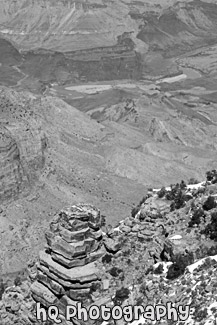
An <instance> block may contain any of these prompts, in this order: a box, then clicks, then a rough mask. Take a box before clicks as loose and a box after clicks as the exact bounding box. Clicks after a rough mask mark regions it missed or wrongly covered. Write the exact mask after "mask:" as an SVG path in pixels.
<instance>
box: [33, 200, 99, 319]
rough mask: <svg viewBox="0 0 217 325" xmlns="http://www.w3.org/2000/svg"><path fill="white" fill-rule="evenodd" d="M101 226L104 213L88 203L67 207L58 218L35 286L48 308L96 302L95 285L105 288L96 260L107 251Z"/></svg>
mask: <svg viewBox="0 0 217 325" xmlns="http://www.w3.org/2000/svg"><path fill="white" fill-rule="evenodd" d="M100 225H101V217H100V212H99V211H98V210H97V209H96V208H94V207H93V206H91V205H87V204H80V205H77V206H72V207H70V208H67V209H64V210H62V211H61V212H60V213H59V214H58V215H56V216H55V217H54V219H53V221H52V222H51V224H50V229H49V231H48V232H47V233H46V240H47V247H46V249H45V250H44V251H41V252H40V254H39V261H38V263H37V277H36V280H35V281H34V282H33V284H32V286H31V290H32V296H33V298H34V299H35V300H36V301H37V302H41V304H42V305H43V306H45V307H48V306H49V305H53V304H55V305H57V306H59V308H60V311H62V313H64V310H65V307H66V305H67V304H70V305H76V304H77V303H78V302H81V303H82V304H83V305H85V306H88V305H90V304H91V303H92V302H93V301H92V299H91V293H92V290H93V288H97V287H101V275H100V269H99V267H98V266H97V263H96V261H97V260H98V259H100V257H102V256H103V255H104V254H105V248H104V245H103V241H102V231H101V229H100Z"/></svg>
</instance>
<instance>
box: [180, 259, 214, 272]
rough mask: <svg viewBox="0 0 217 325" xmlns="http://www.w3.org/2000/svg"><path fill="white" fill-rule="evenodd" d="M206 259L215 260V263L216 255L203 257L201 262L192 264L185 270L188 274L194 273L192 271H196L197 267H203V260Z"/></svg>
mask: <svg viewBox="0 0 217 325" xmlns="http://www.w3.org/2000/svg"><path fill="white" fill-rule="evenodd" d="M207 258H210V259H212V260H215V261H216V262H217V255H214V256H207V257H204V258H202V259H201V260H199V261H197V262H195V263H194V264H191V265H188V266H187V267H186V269H187V270H188V271H189V272H190V273H192V272H194V270H196V268H198V266H200V265H203V263H204V262H205V260H206V259H207Z"/></svg>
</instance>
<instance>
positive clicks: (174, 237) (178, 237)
mask: <svg viewBox="0 0 217 325" xmlns="http://www.w3.org/2000/svg"><path fill="white" fill-rule="evenodd" d="M169 239H170V240H180V239H182V236H181V235H174V236H173V237H170V238H169Z"/></svg>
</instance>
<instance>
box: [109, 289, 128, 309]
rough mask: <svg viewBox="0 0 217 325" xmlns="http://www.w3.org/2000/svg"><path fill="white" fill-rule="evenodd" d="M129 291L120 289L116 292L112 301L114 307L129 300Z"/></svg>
mask: <svg viewBox="0 0 217 325" xmlns="http://www.w3.org/2000/svg"><path fill="white" fill-rule="evenodd" d="M129 294H130V290H129V289H128V288H124V287H122V288H121V289H119V290H117V291H116V294H115V297H114V299H113V302H114V305H118V306H120V305H121V304H122V302H123V301H124V300H126V299H128V298H129Z"/></svg>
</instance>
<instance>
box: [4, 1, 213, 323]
mask: <svg viewBox="0 0 217 325" xmlns="http://www.w3.org/2000/svg"><path fill="white" fill-rule="evenodd" d="M216 18H217V4H216V2H215V1H212V0H206V1H205V0H204V1H196V0H193V1H190V0H188V1H175V0H165V1H160V0H155V1H149V0H143V1H132V0H126V1H121V0H119V1H112V0H94V1H92V0H88V1H85V0H77V1H67V0H64V1H63V0H58V1H51V0H43V1H42V0H39V1H35V0H30V1H28V2H27V1H26V0H21V1H19V2H18V1H16V0H13V1H12V0H9V1H8V0H7V1H6V0H2V1H1V3H0V226H1V227H0V243H1V249H0V287H1V283H4V285H3V286H4V287H8V288H9V289H8V291H7V290H6V291H4V298H3V300H2V301H3V302H1V301H0V310H1V308H2V310H3V309H4V308H6V309H5V311H4V312H5V314H4V315H7V316H5V317H6V318H5V319H6V322H7V321H9V319H10V321H11V324H12V323H13V321H14V318H13V317H15V316H14V314H13V312H12V313H11V315H9V316H10V317H11V318H10V317H9V316H8V313H7V307H5V306H7V301H10V299H11V295H12V293H11V292H13V284H14V281H15V280H16V279H17V277H18V278H19V279H20V281H21V283H20V284H18V285H17V286H16V287H18V288H17V289H16V290H18V291H19V294H21V293H22V295H24V296H25V295H26V296H25V297H27V298H22V295H21V296H19V295H18V297H19V299H20V301H19V304H21V306H23V307H22V308H24V310H25V312H26V314H25V317H26V315H28V317H26V318H25V317H24V319H23V318H22V317H21V318H20V323H21V324H22V322H23V324H32V320H31V317H32V310H31V308H32V306H33V305H32V298H34V301H41V302H42V303H43V305H45V306H46V305H47V304H48V302H49V303H50V302H55V303H58V304H59V305H58V306H59V307H60V309H61V308H63V307H64V306H65V304H66V303H67V302H69V301H70V299H71V300H73V301H74V300H75V301H76V299H77V298H78V297H79V301H80V300H82V299H83V297H84V296H88V297H89V298H90V295H91V299H93V300H94V299H95V300H94V301H98V299H99V301H101V300H100V299H102V297H104V298H105V300H107V299H108V297H109V299H108V301H109V302H108V303H110V302H111V299H110V298H111V297H112V295H116V291H118V290H122V285H123V286H124V288H125V289H126V290H124V292H125V294H126V292H128V291H127V290H128V289H127V288H128V287H130V286H131V285H132V277H131V276H130V272H131V274H136V275H138V278H139V274H140V273H141V272H140V271H141V270H140V268H139V266H138V265H137V264H138V261H137V262H136V263H137V264H136V263H135V265H137V269H136V267H135V268H133V267H131V266H132V265H131V262H132V261H131V262H128V260H129V259H131V257H132V254H135V259H136V258H138V260H141V256H140V257H139V256H138V254H139V250H140V249H141V245H142V247H143V246H144V247H143V248H142V249H144V250H145V251H146V253H145V254H144V256H143V260H142V261H143V262H144V263H146V264H147V267H148V268H152V266H153V265H154V266H153V270H154V269H155V267H156V268H157V265H158V264H159V263H160V265H161V264H162V266H163V267H166V268H167V269H168V268H169V267H170V265H172V264H174V263H176V262H177V261H176V257H175V256H178V255H177V254H178V253H177V252H179V253H180V252H182V253H183V252H184V250H185V249H186V250H189V249H190V248H189V247H190V246H191V243H192V241H194V245H193V246H192V247H191V252H192V254H193V258H190V257H191V256H190V257H189V256H188V257H186V256H185V258H186V259H187V262H186V263H187V264H188V265H193V263H194V262H195V261H197V260H199V259H203V258H206V257H207V256H209V255H210V256H216V255H215V254H216V251H215V238H214V237H215V233H214V230H213V227H214V226H213V224H215V222H214V219H215V217H211V215H210V214H209V213H207V212H204V214H203V218H204V220H205V219H206V226H207V228H206V231H205V233H203V231H204V227H205V226H204V223H203V222H202V221H201V220H202V217H201V220H200V222H199V221H198V220H197V221H198V222H196V225H199V224H200V226H195V227H193V230H192V227H191V226H189V223H190V222H191V218H192V214H191V213H190V211H192V210H191V209H193V211H196V210H197V209H196V208H195V206H194V204H195V205H196V206H197V208H198V209H199V208H201V207H202V208H203V210H204V211H207V210H206V207H205V208H204V206H203V205H204V203H205V201H206V199H207V198H208V196H210V195H211V196H212V197H213V198H214V200H215V197H216V194H215V192H216V188H215V185H214V181H213V184H210V179H209V177H208V179H207V180H206V181H205V183H204V184H205V185H204V184H203V185H202V186H199V185H198V186H199V188H200V189H199V190H198V188H197V187H196V188H194V189H193V187H194V186H193V185H192V183H195V184H202V183H201V182H202V181H203V180H204V175H205V173H206V172H207V171H213V173H214V171H215V170H216V160H217V151H216V149H217V144H216V138H217V114H216V111H217V100H216V98H217V97H216V94H217V91H216V76H217V75H216V71H217V70H216V66H217V65H216V62H217V60H216V49H217V47H216V28H217V23H216V22H217V20H216ZM214 174H215V173H214ZM210 177H211V176H210ZM175 184H182V185H183V184H189V185H188V188H189V189H190V190H189V191H187V189H184V188H182V189H181V190H182V191H181V192H180V191H178V190H177V187H175V190H174V186H176V185H175ZM182 185H181V186H182ZM177 186H178V185H177ZM191 186H193V187H191ZM164 187H165V188H167V189H168V188H170V190H167V192H168V193H166V197H165V196H164V195H163V194H162V193H164V191H165V188H164ZM154 188H158V189H160V188H162V190H161V192H160V193H161V194H162V195H163V198H162V197H158V195H157V194H156V191H154V190H153V189H154ZM178 188H179V187H178ZM150 189H152V191H151V193H152V194H150ZM176 190H177V191H178V192H177V193H178V194H177V193H176ZM174 191H175V193H176V194H177V197H176V196H173V195H175V194H174ZM200 191H201V192H200ZM203 191H204V192H203ZM184 192H185V193H184ZM204 193H205V194H204ZM164 194H165V193H164ZM184 194H185V195H184ZM147 195H148V196H147ZM180 195H181V198H182V195H184V199H183V200H184V202H185V203H184V206H181V207H179V206H178V207H177V204H179V203H180V202H179V201H180ZM168 197H169V199H168ZM171 197H172V199H171ZM139 200H141V202H140V204H139V205H138V202H139ZM211 200H213V199H211ZM171 201H173V206H172V208H173V207H174V206H175V212H174V211H173V210H172V208H171V206H170V204H171V203H172V202H171ZM177 202H178V203H177ZM189 202H191V203H192V206H190V203H189ZM188 208H189V210H188ZM170 209H171V211H170ZM213 209H216V207H213ZM79 211H83V212H82V213H81V215H82V216H81V215H80V214H79ZM135 211H136V212H137V213H136V214H135ZM214 212H215V210H213V211H212V213H214ZM136 215H137V217H136ZM140 215H141V216H144V220H143V219H140V218H139V216H140ZM162 215H163V217H162ZM212 215H214V214H212ZM54 216H55V218H57V219H55V218H54ZM91 216H92V217H91ZM99 216H100V217H99ZM179 216H181V219H179ZM164 217H165V220H164ZM53 218H54V219H55V220H56V221H55V220H54V221H53ZM67 218H68V219H67ZM83 218H84V219H85V220H83ZM88 218H90V219H91V218H93V219H94V218H96V219H97V220H98V218H99V220H101V221H100V222H102V224H98V221H99V220H98V221H97V222H96V225H93V224H91V222H90V221H88V220H89V219H88ZM195 218H197V216H195ZM210 218H213V220H212V221H211V225H210V226H208V225H207V224H208V223H209V221H210ZM66 219H67V220H68V221H67V222H66ZM74 219H75V220H77V221H78V220H79V222H78V224H80V223H82V222H84V225H82V226H81V228H79V229H77V228H76V226H73V227H74V228H73V227H72V228H70V227H71V226H70V223H69V220H70V222H72V220H74ZM81 219H82V220H81ZM104 219H105V220H106V225H105V224H104V223H103V221H102V220H104ZM174 220H175V221H174ZM181 220H183V224H182V221H181ZM194 220H195V219H193V222H194ZM88 222H89V224H88ZM119 222H120V224H119ZM212 222H213V223H212ZM176 223H177V227H176ZM50 227H51V228H50ZM52 227H53V228H52ZM55 227H56V228H55ZM197 227H198V229H199V230H198V232H197V231H196V230H195V229H196V228H197ZM200 227H201V228H200ZM75 228H76V229H75ZM164 228H166V230H163V229H164ZM48 229H49V230H48ZM112 229H113V230H112ZM114 229H115V230H114ZM165 231H167V232H168V234H169V235H171V236H172V235H174V236H175V235H177V234H178V235H180V234H181V235H180V236H182V237H183V238H184V239H183V240H181V242H176V239H175V242H174V240H173V239H171V240H170V241H168V240H167V239H166V238H167V236H165V233H164V232H165ZM45 233H46V236H45ZM189 233H190V235H189ZM198 233H199V235H198ZM121 234H122V235H121ZM204 236H205V237H204ZM210 236H211V237H212V236H214V237H213V238H214V239H213V238H210ZM123 237H124V238H125V240H124V238H123ZM127 238H128V239H129V243H127ZM135 238H136V242H137V244H138V245H137V246H136V247H137V248H136V249H134V248H133V242H134V240H135ZM119 240H120V242H121V243H122V244H123V247H122V248H123V252H124V253H123V252H122V250H121V249H120V245H119ZM128 244H129V245H131V244H132V247H131V246H130V248H129V247H128ZM140 244H141V245H140ZM176 244H177V245H176ZM171 245H172V246H173V249H171ZM200 245H202V246H203V249H202V248H201V251H202V253H201V254H199V252H198V251H197V249H196V248H197V247H198V246H200ZM202 246H201V247H202ZM211 247H214V248H213V251H212V250H211ZM129 249H130V252H131V253H130V255H129V254H127V250H129ZM125 250H126V252H125ZM132 252H133V253H132ZM174 252H176V253H177V254H176V253H174ZM164 253H165V256H164ZM211 253H212V254H211ZM106 254H108V255H109V256H110V255H111V256H112V259H111V260H112V261H113V262H111V263H113V264H114V265H113V264H112V265H111V264H110V262H108V265H107V264H106V263H104V262H105V260H104V262H103V266H102V264H101V263H102V259H103V258H108V259H110V257H111V256H110V257H108V256H107V255H106ZM122 254H123V256H125V254H126V256H125V257H126V258H125V257H124V259H123V260H121V256H122ZM162 254H163V255H162ZM128 255H129V256H128ZM105 256H106V257H105ZM162 256H163V257H162ZM188 258H189V259H188ZM95 262H96V264H97V263H98V264H97V265H98V267H99V269H98V268H95V264H94V263H95ZM209 262H210V261H209ZM91 263H92V264H91ZM170 263H172V264H170ZM89 264H91V265H89ZM128 264H129V265H128ZM187 264H186V265H185V266H186V267H187ZM214 264H215V263H214V262H213V264H212V263H211V262H210V264H209V266H208V267H209V268H210V270H209V271H210V272H211V271H212V272H213V269H214V268H215V265H214ZM120 265H122V266H123V269H127V267H129V272H127V271H126V273H125V280H124V279H123V278H122V277H123V272H120V278H119V275H117V276H116V275H115V276H113V275H112V277H113V278H112V279H111V277H110V275H109V276H107V275H108V273H109V272H107V271H108V270H107V269H109V268H111V267H115V270H113V272H114V273H113V272H112V274H116V273H115V272H116V271H117V272H119V271H118V270H116V268H118V267H119V266H120ZM89 266H90V269H89ZM31 267H32V273H31V272H30V269H31ZM73 268H74V271H75V270H76V268H78V269H77V270H78V272H77V273H76V272H75V273H73V272H72V271H69V270H73ZM119 268H120V267H119ZM160 268H161V266H160ZM171 268H172V267H171ZM171 268H170V271H169V274H170V275H171V274H173V272H175V271H174V270H172V269H171ZM102 269H103V272H102ZM105 269H106V270H107V271H105ZM99 270H100V272H99V273H100V276H99V278H98V277H95V272H96V273H97V272H98V271H99ZM153 270H152V271H153ZM186 270H187V269H186ZM83 271H84V276H85V274H86V273H85V272H86V271H87V276H88V275H89V273H88V272H89V271H90V273H91V272H92V273H91V274H90V279H89V278H88V280H87V279H85V280H84V282H82V281H80V278H79V277H80V273H82V272H83ZM152 271H151V272H152ZM182 271H183V270H182ZM106 272H107V273H106ZM139 272H140V273H139ZM166 272H168V270H167V271H165V272H164V271H163V274H164V275H165V276H167V275H166V274H167V273H166ZM186 272H187V271H186ZM200 272H201V270H199V271H198V274H200ZM72 273H73V274H75V275H76V274H78V273H79V276H78V277H77V278H76V279H74V278H73V274H72ZM152 273H153V274H155V273H154V271H153V272H152ZM152 273H151V281H153V283H155V280H154V279H155V276H153V274H152ZM175 273H176V272H175ZM63 274H64V278H63ZM97 274H98V273H97ZM105 274H106V276H105ZM141 274H142V273H141ZM141 274H140V275H141ZM147 274H148V273H147ZM143 275H144V274H143ZM67 276H68V277H67ZM91 276H93V278H91ZM121 276H122V277H121ZM171 276H172V275H171ZM180 276H181V277H183V278H182V280H183V281H184V282H185V281H188V280H189V279H188V275H186V274H185V273H182V272H181V273H180ZM192 277H195V274H193V275H192ZM108 278H109V281H111V283H112V285H111V287H109V288H107V285H108ZM115 278H118V279H115ZM179 279H180V278H176V277H175V280H174V279H173V280H174V281H176V282H175V286H177V287H176V288H178V287H179V286H180V283H179ZM186 279H187V280H186ZM30 280H31V281H30ZM86 280H87V281H86ZM164 280H165V279H164ZM164 280H162V281H164ZM182 280H180V281H182ZM194 280H195V281H197V278H195V279H194ZM194 280H192V281H194ZM138 281H141V280H138ZM189 281H190V280H189ZM213 281H214V278H212V277H210V278H209V282H210V283H211V284H212V282H213ZM18 282H19V281H18ZM30 282H32V284H31V285H30ZM91 282H93V283H91ZM153 283H152V284H153ZM146 284H147V287H149V284H148V283H146ZM155 284H156V283H155ZM211 284H210V285H211ZM168 285H169V286H170V285H171V284H168ZM154 286H155V285H154ZM11 288H12V289H11ZM105 288H107V289H105ZM115 288H116V290H115ZM151 288H152V287H151ZM183 288H184V287H183V286H182V289H183ZM143 289H144V288H143ZM143 289H141V290H143ZM149 289H150V288H149ZM149 289H147V288H145V289H144V290H143V291H144V292H145V294H144V297H145V295H146V294H147V292H151V293H150V295H151V297H152V298H153V296H154V293H153V292H154V291H153V288H152V289H150V290H149ZM155 289H156V290H158V291H159V290H161V289H160V285H159V286H158V284H157V285H156V288H155ZM16 290H15V291H16ZM130 290H131V289H130ZM136 290H137V289H136ZM136 290H135V291H134V289H133V290H131V291H132V292H131V294H130V297H131V298H129V297H128V298H129V299H134V298H132V297H134V296H133V295H135V296H136V297H137V298H138V301H139V299H140V300H141V299H143V300H144V297H143V296H142V297H141V294H140V293H141V292H140V293H138V292H137V291H136ZM171 290H172V289H171V288H170V291H171ZM50 292H51V293H50ZM213 292H214V291H213ZM161 293H162V296H163V294H164V293H165V292H164V289H163V291H162V292H161ZM122 294H123V296H124V293H122V291H121V292H119V293H118V294H117V295H116V296H115V297H116V298H115V299H116V300H115V301H116V302H118V301H119V300H121V301H122V298H121V297H122V296H121V295H122ZM128 294H129V292H128ZM128 294H127V295H128ZM119 295H120V296H119ZM176 295H180V292H179V290H178V289H177V290H176V294H175V297H176ZM12 296H13V295H12ZM30 296H31V298H30ZM45 297H47V299H48V300H49V299H51V300H49V301H47V300H46V299H45ZM124 297H125V296H124ZM125 298H126V297H125ZM128 298H127V299H128ZM152 298H151V299H152ZM161 298H162V297H161ZM14 299H15V300H16V297H15V298H14ZM28 299H29V300H28ZM91 299H90V301H87V305H89V304H90V303H91V301H92V300H91ZM24 300H25V301H24ZM21 301H22V302H21ZM127 301H128V300H127ZM129 301H131V300H129ZM129 301H128V302H129ZM10 303H11V302H10ZM13 303H14V302H13ZM100 303H101V302H100ZM125 303H127V302H126V301H125ZM134 303H135V299H134ZM206 303H207V301H206ZM13 308H15V307H14V305H13V307H12V309H13ZM22 308H21V309H22ZM197 308H198V307H197ZM207 308H209V307H207ZM30 310H31V311H30ZM19 313H20V314H19V315H20V316H22V315H21V314H22V312H21V310H20V309H19ZM12 314H13V315H12ZM0 316H1V313H0ZM7 317H9V318H7ZM3 318H4V317H3ZM199 318H200V317H199V316H198V319H199ZM25 322H26V323H25ZM28 322H29V323H28ZM121 324H122V323H121ZM121 324H120V325H121ZM189 324H190V323H189ZM193 324H197V323H196V321H195V319H194V321H193ZM118 325H119V324H118ZM186 325H187V324H186Z"/></svg>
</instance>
